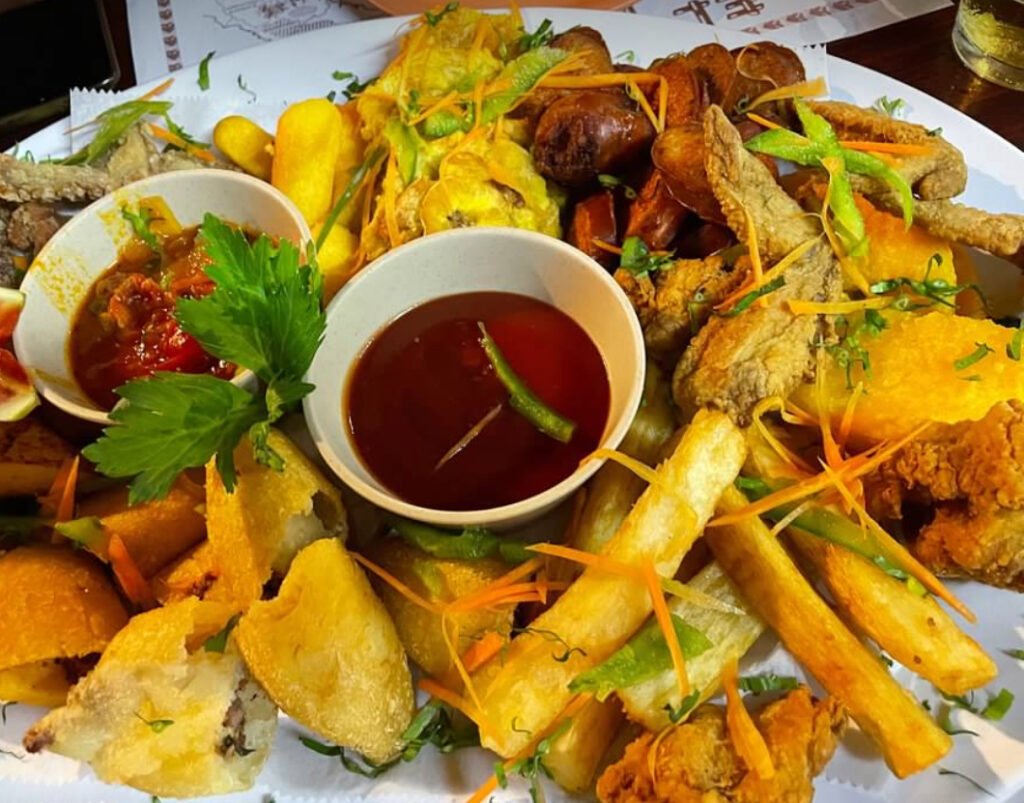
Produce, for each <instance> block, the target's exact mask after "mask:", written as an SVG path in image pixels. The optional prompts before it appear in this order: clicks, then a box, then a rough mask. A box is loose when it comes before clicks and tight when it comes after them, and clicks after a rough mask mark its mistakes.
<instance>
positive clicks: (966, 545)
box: [913, 505, 1024, 592]
mask: <svg viewBox="0 0 1024 803" xmlns="http://www.w3.org/2000/svg"><path fill="white" fill-rule="evenodd" d="M913 551H914V554H915V555H916V556H917V559H918V560H920V561H921V562H922V563H923V564H925V565H926V566H927V567H928V568H930V569H931V570H932V571H933V572H936V573H937V574H940V575H944V576H947V577H970V578H971V579H974V580H978V581H980V582H982V583H988V584H989V585H993V586H1000V587H1002V588H1009V589H1013V590H1014V591H1021V592H1024V511H1020V510H1006V509H1005V508H995V509H991V510H984V511H978V510H975V511H969V510H968V509H967V507H966V506H963V505H944V506H941V507H939V509H938V510H937V511H936V514H935V519H934V521H932V523H931V524H929V525H928V526H927V527H925V528H924V529H923V530H922V531H921V533H920V534H919V535H918V536H917V538H916V539H915V541H914V544H913Z"/></svg>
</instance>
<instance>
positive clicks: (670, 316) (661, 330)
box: [615, 254, 746, 358]
mask: <svg viewBox="0 0 1024 803" xmlns="http://www.w3.org/2000/svg"><path fill="white" fill-rule="evenodd" d="M745 275H746V269H744V268H743V267H742V266H740V265H730V264H728V263H727V262H726V260H724V259H723V258H722V257H721V255H719V254H715V255H712V256H709V257H707V258H706V259H680V260H678V261H677V262H676V263H675V264H674V265H673V266H672V267H671V268H670V269H668V270H661V271H658V272H657V273H655V274H654V276H653V277H637V276H634V275H633V274H631V273H630V272H629V271H626V270H618V271H616V273H615V280H616V281H617V282H618V283H619V286H620V287H621V288H622V289H623V290H625V291H626V295H628V296H629V300H630V301H632V302H633V308H634V309H635V310H636V313H637V315H638V316H639V318H640V325H641V326H642V327H643V330H644V341H645V343H646V344H647V349H648V351H649V352H651V353H652V354H654V355H656V356H658V357H669V358H675V357H677V356H678V355H679V353H680V351H681V350H682V348H683V346H685V345H686V343H687V342H688V341H689V340H690V337H691V336H692V335H693V332H695V331H697V330H698V329H699V328H700V327H701V326H703V325H704V323H705V321H707V319H708V318H709V317H710V315H711V310H712V308H713V307H714V306H715V305H716V304H718V303H719V302H721V301H723V300H724V299H725V298H726V296H728V295H729V294H730V293H732V292H733V291H735V290H736V289H737V288H738V287H739V285H740V284H741V283H742V281H743V279H744V278H745Z"/></svg>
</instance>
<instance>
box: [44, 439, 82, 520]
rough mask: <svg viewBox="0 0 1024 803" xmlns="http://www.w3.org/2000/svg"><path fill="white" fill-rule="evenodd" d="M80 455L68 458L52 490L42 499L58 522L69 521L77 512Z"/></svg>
mask: <svg viewBox="0 0 1024 803" xmlns="http://www.w3.org/2000/svg"><path fill="white" fill-rule="evenodd" d="M78 459H79V458H78V455H75V456H74V457H67V458H65V459H64V462H63V463H61V466H60V469H59V470H58V471H57V475H56V476H55V477H54V478H53V482H52V483H51V484H50V489H49V490H48V491H47V492H46V494H45V495H44V496H42V497H40V499H39V502H40V504H41V505H42V506H43V507H44V508H45V509H46V510H48V511H53V517H54V519H56V520H57V521H67V520H68V519H70V518H71V517H72V516H74V512H75V488H76V486H77V485H78Z"/></svg>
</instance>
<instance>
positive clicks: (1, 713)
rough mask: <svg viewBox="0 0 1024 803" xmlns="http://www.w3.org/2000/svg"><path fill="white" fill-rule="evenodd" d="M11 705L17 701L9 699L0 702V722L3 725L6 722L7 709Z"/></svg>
mask: <svg viewBox="0 0 1024 803" xmlns="http://www.w3.org/2000/svg"><path fill="white" fill-rule="evenodd" d="M12 705H17V703H16V702H14V701H11V702H7V703H3V704H0V723H3V724H4V725H6V724H7V709H8V708H10V707H11V706H12Z"/></svg>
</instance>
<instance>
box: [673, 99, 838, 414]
mask: <svg viewBox="0 0 1024 803" xmlns="http://www.w3.org/2000/svg"><path fill="white" fill-rule="evenodd" d="M704 120H705V123H704V124H705V137H706V140H707V162H706V163H707V171H708V177H709V179H710V181H711V185H712V188H713V189H714V191H715V195H716V197H717V198H718V200H719V202H720V203H721V205H722V210H723V212H724V213H725V216H726V220H727V221H728V223H729V226H730V228H732V230H733V231H734V232H736V235H737V236H738V237H739V238H740V239H741V240H742V241H744V242H746V241H747V239H748V232H747V215H749V216H750V219H751V221H752V223H753V229H754V233H755V235H756V237H757V245H758V249H759V251H760V252H761V254H762V256H763V257H764V259H765V262H766V264H771V263H773V262H777V261H779V260H780V259H781V258H782V257H784V256H785V255H786V254H788V253H789V252H790V251H792V250H793V249H794V248H796V247H797V246H799V245H801V244H803V243H805V242H806V241H808V240H813V239H814V238H816V237H818V236H819V234H820V229H819V228H818V225H817V224H816V223H815V222H814V221H813V220H812V219H811V218H810V217H808V216H807V215H806V214H805V213H804V212H803V210H802V209H801V208H800V206H799V205H798V204H797V203H796V201H794V200H793V199H792V198H790V197H789V196H788V195H786V193H785V192H784V191H783V189H782V188H781V187H780V186H779V185H778V183H776V181H775V179H774V177H773V176H772V174H771V172H770V171H769V170H768V168H767V167H765V166H764V165H763V164H762V163H761V162H760V161H759V160H758V159H757V158H756V157H755V156H753V155H752V154H750V153H748V152H747V150H746V149H745V148H744V147H743V142H742V139H741V137H740V134H739V132H737V131H736V129H735V128H734V127H733V126H732V124H731V123H730V122H729V121H728V120H727V119H726V117H725V115H724V114H723V113H722V110H721V109H719V108H718V107H712V108H711V109H709V110H708V113H707V115H706V116H705V118H704ZM783 279H784V282H785V284H784V285H783V286H782V287H781V288H779V289H777V290H776V291H775V292H772V293H770V294H768V295H767V296H765V297H764V301H765V302H766V303H765V304H764V306H754V307H752V308H750V309H747V310H746V311H744V312H742V313H741V314H739V315H735V316H733V317H715V318H712V319H711V320H709V321H708V323H707V325H706V326H705V327H704V328H703V329H702V330H701V331H700V333H699V334H698V335H697V337H696V338H694V339H693V340H692V341H691V342H690V345H689V347H688V349H687V350H686V352H685V353H684V354H683V358H682V360H680V362H679V364H678V366H676V371H675V375H674V377H673V382H672V385H673V393H674V396H675V399H676V402H677V403H678V404H679V406H680V407H681V408H682V409H683V410H684V411H690V412H692V411H694V410H697V409H699V408H701V407H705V406H710V407H715V408H718V409H720V410H723V411H725V412H727V413H729V415H730V416H732V417H733V419H734V420H736V421H737V423H739V424H741V425H743V424H746V423H748V422H749V420H750V414H751V412H752V410H753V408H754V406H755V405H756V404H757V403H758V402H759V401H761V400H762V399H764V398H766V397H768V396H775V395H779V396H783V397H785V396H788V395H789V393H790V392H791V391H792V390H793V389H794V388H795V387H796V386H797V385H799V384H800V383H801V382H803V381H805V380H809V379H810V378H812V377H813V368H814V360H813V343H814V342H815V341H818V340H820V339H822V338H823V337H824V336H825V335H826V333H827V330H826V328H825V323H824V321H823V319H822V318H821V317H820V316H815V315H793V314H792V313H791V312H790V311H789V308H788V307H787V306H786V302H787V301H789V300H790V299H807V300H815V301H827V300H834V299H836V298H838V296H839V293H840V291H841V287H842V283H841V280H840V274H839V267H838V263H837V262H836V260H835V256H834V255H833V253H832V250H831V249H830V248H829V246H828V244H827V243H826V242H825V241H824V240H819V241H818V242H817V243H815V244H814V245H813V246H811V248H810V250H808V251H807V252H806V253H805V254H804V255H803V256H801V257H800V258H799V259H797V260H796V261H794V262H793V264H791V265H790V266H789V267H788V268H787V269H786V270H785V272H784V274H783Z"/></svg>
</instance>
